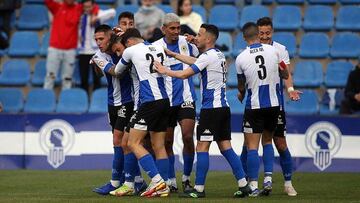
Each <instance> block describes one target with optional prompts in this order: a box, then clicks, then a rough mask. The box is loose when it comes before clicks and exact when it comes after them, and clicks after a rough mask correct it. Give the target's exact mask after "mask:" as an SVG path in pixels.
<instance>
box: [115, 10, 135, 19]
mask: <svg viewBox="0 0 360 203" xmlns="http://www.w3.org/2000/svg"><path fill="white" fill-rule="evenodd" d="M121 18H129V19H130V20H134V14H133V13H131V12H129V11H124V12H122V13H120V15H119V17H118V22H119V21H120V19H121Z"/></svg>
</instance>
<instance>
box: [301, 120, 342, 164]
mask: <svg viewBox="0 0 360 203" xmlns="http://www.w3.org/2000/svg"><path fill="white" fill-rule="evenodd" d="M305 136H306V137H305V146H306V148H307V150H308V151H309V153H310V154H311V155H312V156H313V158H314V164H315V166H316V167H317V168H319V169H320V170H321V171H323V170H325V169H326V168H328V167H329V166H330V165H331V160H332V158H333V157H334V156H335V154H336V153H337V152H338V151H339V149H340V146H341V132H340V130H339V128H338V127H336V126H335V125H334V124H332V123H330V122H325V121H322V122H317V123H314V124H313V125H311V126H310V127H309V128H308V129H307V131H306V133H305Z"/></svg>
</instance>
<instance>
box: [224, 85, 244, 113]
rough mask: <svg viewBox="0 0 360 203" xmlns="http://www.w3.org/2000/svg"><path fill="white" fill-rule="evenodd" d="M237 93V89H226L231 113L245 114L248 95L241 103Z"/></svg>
mask: <svg viewBox="0 0 360 203" xmlns="http://www.w3.org/2000/svg"><path fill="white" fill-rule="evenodd" d="M237 95H238V90H237V89H228V90H226V98H227V101H228V103H229V105H230V109H231V113H232V114H244V110H245V101H246V95H245V98H244V101H243V103H241V102H240V101H239V100H238V97H237Z"/></svg>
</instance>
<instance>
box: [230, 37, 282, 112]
mask: <svg viewBox="0 0 360 203" xmlns="http://www.w3.org/2000/svg"><path fill="white" fill-rule="evenodd" d="M280 62H281V60H280V55H279V52H278V51H277V50H276V48H275V47H273V46H271V45H267V44H260V43H256V44H252V45H250V46H248V47H246V49H245V50H244V51H243V52H241V53H240V54H239V55H238V57H237V58H236V63H235V64H236V70H237V74H238V77H239V75H241V74H243V75H244V76H245V78H246V86H247V91H248V96H247V99H246V105H245V108H246V109H262V108H269V107H275V106H279V104H280V95H279V83H280V77H279V63H280Z"/></svg>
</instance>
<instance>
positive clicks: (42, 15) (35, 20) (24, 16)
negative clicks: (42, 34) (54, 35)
mask: <svg viewBox="0 0 360 203" xmlns="http://www.w3.org/2000/svg"><path fill="white" fill-rule="evenodd" d="M48 25H49V16H48V11H47V9H46V7H45V6H44V5H36V4H30V5H27V4H25V5H24V6H23V7H22V8H21V9H20V16H19V19H18V21H17V28H18V29H19V30H41V29H43V28H47V27H48Z"/></svg>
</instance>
